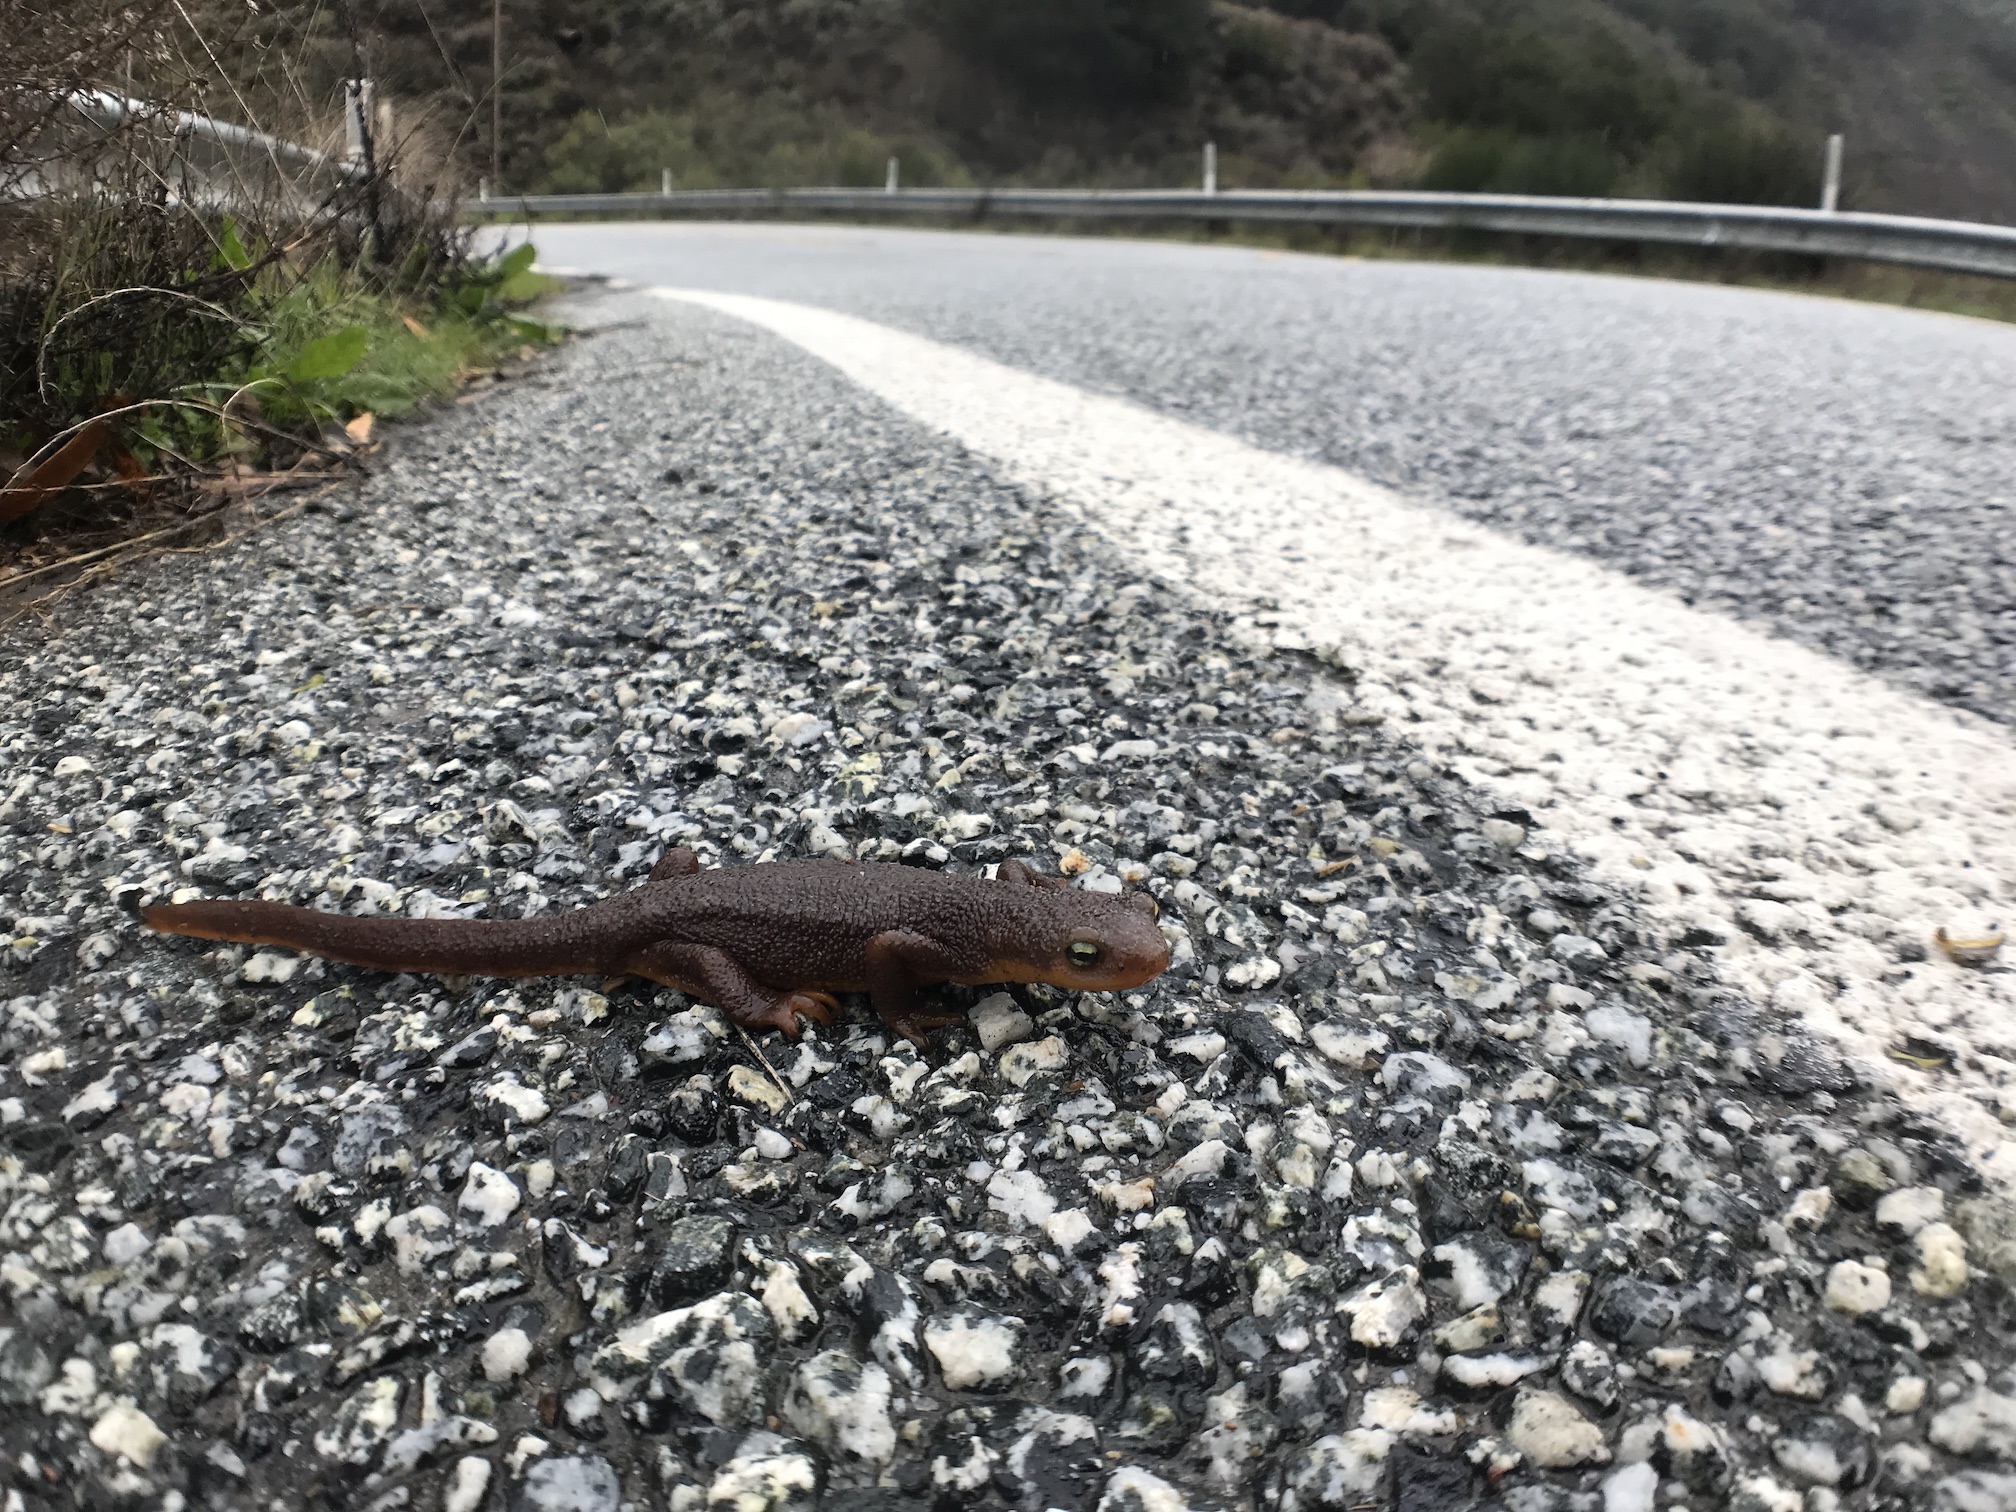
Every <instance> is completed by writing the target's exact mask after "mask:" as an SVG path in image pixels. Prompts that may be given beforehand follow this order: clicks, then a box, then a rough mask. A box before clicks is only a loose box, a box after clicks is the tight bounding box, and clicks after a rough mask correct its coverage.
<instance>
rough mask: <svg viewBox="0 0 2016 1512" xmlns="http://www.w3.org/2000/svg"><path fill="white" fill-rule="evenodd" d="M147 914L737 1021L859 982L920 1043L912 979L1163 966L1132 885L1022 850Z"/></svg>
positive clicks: (789, 1029) (1112, 982)
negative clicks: (424, 910)
mask: <svg viewBox="0 0 2016 1512" xmlns="http://www.w3.org/2000/svg"><path fill="white" fill-rule="evenodd" d="M141 914H142V917H143V918H144V919H145V920H146V922H147V924H148V926H149V927H150V928H152V929H157V930H160V931H161V932H162V933H164V934H179V935H193V936H195V937H196V938H198V939H204V940H231V941H235V942H237V943H240V944H245V945H279V946H284V947H285V948H287V949H289V950H299V951H305V952H306V953H308V954H310V955H318V956H324V957H327V958H328V959H329V960H332V961H346V962H348V963H350V964H351V965H353V966H373V967H377V968H380V969H382V970H386V971H425V972H435V973H439V974H442V975H455V976H506V977H524V976H566V975H572V974H575V973H601V974H603V975H607V976H640V977H646V978H648V979H649V980H651V981H654V982H659V983H662V984H663V985H665V986H667V987H672V988H676V989H677V990H678V991H680V992H684V993H687V994H689V995H690V996H693V997H696V998H699V999H701V1000H702V1001H704V1002H709V1003H712V1004H714V1005H715V1006H716V1007H717V1008H719V1009H721V1010H722V1012H724V1013H726V1014H727V1015H728V1016H729V1017H730V1018H731V1019H733V1020H734V1021H735V1022H736V1023H738V1024H741V1025H743V1026H745V1027H746V1028H750V1029H782V1030H783V1031H784V1032H785V1033H786V1034H789V1035H792V1036H793V1037H794V1038H795V1037H796V1035H797V1033H798V1020H799V1018H800V1017H804V1018H808V1019H812V1020H814V1021H816V1022H818V1023H821V1024H825V1023H830V1022H831V1021H832V1018H833V1014H834V1013H835V1012H836V1011H837V1010H838V1007H839V1004H838V1003H837V1002H835V1000H834V998H833V994H834V993H836V992H866V993H867V994H868V996H869V999H870V1001H871V1002H872V1003H873V1004H874V1006H875V1011H876V1012H877V1013H878V1014H880V1015H881V1017H882V1021H883V1022H884V1023H886V1024H887V1025H888V1026H889V1027H890V1028H892V1029H894V1030H895V1031H896V1032H897V1033H898V1034H901V1035H903V1036H905V1037H906V1038H908V1039H911V1040H915V1041H916V1042H917V1043H918V1044H920V1045H921V1044H922V1043H923V1042H924V1035H925V1033H926V1031H928V1030H930V1029H934V1028H938V1027H940V1026H942V1025H944V1024H949V1023H953V1022H956V1021H957V1019H958V1018H959V1015H957V1014H945V1013H939V1012H935V1011H933V1010H932V1009H930V1008H929V1007H927V1006H926V1005H925V1004H924V1002H923V1001H922V999H921V997H920V995H919V991H918V989H919V988H920V987H924V986H927V985H931V984H935V983H941V982H956V983H959V984H961V985H964V986H978V985H981V984H983V983H990V982H1043V983H1047V984H1048V985H1050V986H1052V987H1064V988H1069V989H1072V990H1074V991H1079V992H1115V991H1120V990H1123V989H1125V988H1129V987H1139V986H1140V985H1141V984H1142V983H1143V982H1146V981H1148V980H1149V979H1150V978H1152V977H1154V976H1157V975H1159V974H1160V973H1161V972H1162V971H1163V970H1164V968H1166V967H1167V966H1168V964H1169V945H1168V942H1167V941H1166V940H1164V939H1163V938H1162V931H1161V930H1160V929H1159V928H1158V927H1157V926H1156V924H1155V902H1154V900H1153V899H1152V898H1150V897H1149V896H1148V895H1147V894H1146V893H1128V894H1122V895H1119V896H1115V895H1112V894H1107V893H1096V892H1084V891H1074V890H1072V889H1071V888H1070V887H1069V886H1068V884H1066V883H1065V881H1064V879H1063V878H1061V877H1046V876H1043V875H1041V874H1039V873H1037V872H1036V871H1034V870H1032V869H1031V868H1030V867H1029V866H1027V865H1025V864H1024V863H1022V862H1020V861H1005V862H1003V863H1002V864H1001V867H1000V870H999V875H998V877H996V878H995V879H994V880H991V881H990V880H988V879H987V878H984V877H971V876H959V875H955V874H952V873H948V872H937V871H926V870H922V869H920V868H917V867H910V866H896V865H889V864H883V863H876V862H855V861H834V860H824V861H777V862H769V863H764V864H760V865H755V866H731V867H722V868H718V869H715V870H711V871H703V870H702V869H701V867H700V862H699V858H698V857H696V856H695V855H694V854H693V852H691V851H689V850H684V849H676V850H669V851H667V852H666V853H665V854H664V855H663V856H662V857H660V858H659V861H658V864H657V866H655V867H654V868H652V871H651V876H650V878H649V880H647V881H646V882H645V883H644V884H643V885H642V886H641V887H637V888H635V889H633V890H631V891H630V892H626V893H622V894H619V895H618V896H616V897H614V898H611V899H609V900H608V901H607V902H604V903H597V904H594V905H592V906H591V907H588V908H583V909H577V910H576V911H574V912H572V913H564V914H555V915H553V916H552V917H550V918H537V919H366V918H357V917H354V916H352V915H349V914H334V913H323V912H321V911H319V910H317V909H312V908H296V907H294V906H293V905H292V904H287V903H263V902H237V901H228V900H222V899H219V900H213V901H208V902H199V903H169V904H157V905H155V906H153V907H150V908H145V909H143V910H141Z"/></svg>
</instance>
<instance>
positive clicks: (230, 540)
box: [0, 478, 775, 1075]
mask: <svg viewBox="0 0 2016 1512" xmlns="http://www.w3.org/2000/svg"><path fill="white" fill-rule="evenodd" d="M348 481H349V479H348V478H337V479H334V480H333V481H331V482H329V483H327V484H325V485H324V486H323V487H321V488H320V489H317V490H316V491H315V492H314V493H312V494H310V495H309V496H308V497H307V498H305V499H302V500H301V501H299V502H298V503H295V504H290V505H288V506H287V507H286V508H285V509H278V510H275V511H274V512H273V513H272V514H270V515H263V516H261V517H260V518H259V519H257V520H255V521H254V522H253V523H252V524H251V525H249V526H247V527H246V528H245V529H243V530H241V531H238V532H236V533H234V534H231V535H225V536H219V537H218V538H217V539H216V540H214V541H206V542H205V543H204V544H203V545H201V546H171V547H167V548H165V549H163V550H161V551H159V552H148V551H141V550H139V548H140V547H143V546H145V545H147V543H149V542H150V541H159V540H161V539H162V538H163V537H166V536H172V535H177V534H180V533H181V532H183V531H186V530H193V529H194V528H195V527H196V526H198V525H202V524H204V523H206V522H208V521H211V520H215V519H217V518H218V517H219V516H220V515H223V514H227V513H229V511H230V507H231V506H230V505H228V504H226V505H221V506H219V507H218V508H216V509H211V510H206V511H205V512H204V513H202V514H200V515H194V516H191V517H190V518H189V519H186V520H183V521H181V522H180V523H178V524H175V525H169V526H167V527H165V528H163V529H161V530H152V531H149V532H148V533H147V534H145V535H138V536H134V537H133V538H132V539H131V540H127V541H120V542H118V543H117V544H115V545H111V546H104V547H100V548H99V549H98V550H96V551H85V552H79V553H78V554H77V555H76V556H71V557H65V558H63V559H62V560H61V561H58V562H50V563H48V564H47V565H46V566H42V567H37V568H36V569H35V570H34V571H32V572H23V573H18V574H16V575H15V576H13V577H10V578H0V593H4V592H6V591H7V590H9V589H12V588H14V587H16V586H17V585H19V584H21V583H25V582H27V581H28V580H29V579H30V578H38V577H46V576H48V575H49V574H50V573H52V572H61V571H63V570H64V569H66V568H71V567H79V566H84V567H85V570H84V572H82V573H81V574H80V575H79V576H78V577H77V578H76V579H75V580H74V581H72V582H68V583H64V584H62V585H61V586H60V587H58V588H56V589H54V590H53V591H51V592H49V593H46V594H44V595H43V596H42V597H41V598H38V599H32V600H30V601H29V602H28V603H26V604H24V605H22V607H21V608H20V610H18V611H17V612H16V613H14V614H11V615H8V616H7V617H6V618H5V619H0V625H5V624H11V623H13V621H15V620H17V619H20V618H21V617H22V616H23V615H28V614H38V615H39V614H44V613H46V612H47V611H48V610H49V609H50V608H52V607H54V605H55V604H56V603H57V602H58V601H60V600H61V599H63V598H65V597H66V596H68V595H69V594H71V593H73V592H75V591H76V590H77V589H79V588H82V587H84V586H85V585H86V584H88V583H93V582H96V581H97V580H98V579H100V578H102V577H105V576H108V575H109V574H111V573H112V572H114V571H116V570H117V569H118V568H119V567H121V566H123V565H124V564H125V563H126V562H127V561H129V560H131V559H132V558H135V557H144V556H153V555H161V556H200V555H203V554H204V553H206V552H211V551H217V550H219V549H221V548H222V547H225V546H232V545H236V544H237V543H238V542H239V541H242V540H245V539H246V538H247V537H248V536H253V535H256V534H258V533H259V532H260V531H262V530H264V529H265V528H266V527H267V526H268V525H277V524H278V523H279V522H280V521H282V520H285V519H288V518H290V517H291V516H293V515H297V514H299V513H300V512H301V511H302V510H304V509H306V508H308V506H309V505H311V504H314V503H316V502H317V501H318V500H321V499H324V498H326V497H328V496H329V495H330V494H331V493H333V492H335V490H336V489H337V488H338V487H339V486H341V485H342V484H344V483H347V482H348ZM107 558H110V560H107ZM87 563H88V564H93V565H89V566H86V565H85V564H87ZM772 1074H773V1075H774V1074H775V1073H774V1072H773V1073H772Z"/></svg>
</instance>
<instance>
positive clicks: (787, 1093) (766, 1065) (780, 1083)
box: [728, 1019, 798, 1108]
mask: <svg viewBox="0 0 2016 1512" xmlns="http://www.w3.org/2000/svg"><path fill="white" fill-rule="evenodd" d="M728 1022H729V1023H731V1024H735V1021H734V1020H733V1019H729V1020H728ZM735 1032H736V1033H737V1034H739V1035H741V1036H742V1043H743V1044H745V1045H747V1046H748V1047H749V1053H750V1054H751V1055H753V1056H755V1057H756V1060H757V1062H758V1064H760V1065H761V1066H762V1067H763V1069H764V1070H765V1071H766V1072H768V1073H769V1075H770V1080H772V1081H773V1082H775V1083H776V1084H777V1090H778V1091H779V1092H782V1093H783V1094H784V1105H785V1106H786V1107H787V1108H788V1107H789V1106H791V1104H793V1103H795V1102H796V1101H798V1099H797V1098H795V1097H793V1096H792V1095H791V1089H790V1088H789V1087H787V1086H785V1085H784V1078H783V1077H781V1076H779V1075H778V1074H777V1068H776V1067H775V1066H773V1065H771V1064H770V1058H769V1057H768V1056H766V1055H765V1054H764V1053H763V1047H762V1046H760V1045H758V1044H757V1043H756V1041H754V1040H753V1039H751V1038H750V1037H749V1031H748V1030H747V1029H744V1028H743V1027H742V1026H741V1025H740V1024H735Z"/></svg>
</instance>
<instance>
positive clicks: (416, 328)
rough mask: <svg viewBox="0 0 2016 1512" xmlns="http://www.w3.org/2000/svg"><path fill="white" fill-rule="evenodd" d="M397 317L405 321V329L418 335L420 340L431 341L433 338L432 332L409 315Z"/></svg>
mask: <svg viewBox="0 0 2016 1512" xmlns="http://www.w3.org/2000/svg"><path fill="white" fill-rule="evenodd" d="M399 318H400V319H401V320H403V321H405V322H406V329H407V330H409V331H411V332H412V333H413V334H414V335H415V336H418V337H419V338H420V339H421V340H422V341H432V340H433V339H434V333H433V332H431V331H429V330H428V329H427V327H425V326H423V325H422V324H420V322H419V321H417V320H415V319H414V318H413V317H412V316H411V315H401V316H400V317H399Z"/></svg>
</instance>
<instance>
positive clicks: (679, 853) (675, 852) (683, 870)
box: [645, 845, 700, 882]
mask: <svg viewBox="0 0 2016 1512" xmlns="http://www.w3.org/2000/svg"><path fill="white" fill-rule="evenodd" d="M699 870H700V858H699V857H698V856H696V855H694V854H693V852H691V851H690V850H688V849H686V847H685V846H683V845H675V846H672V847H670V848H669V849H668V850H667V851H666V852H665V854H664V855H662V856H660V857H659V858H658V864H657V865H656V866H654V867H652V868H651V875H650V876H649V877H647V878H646V879H645V880H646V881H649V882H675V881H677V880H678V879H679V878H681V877H690V876H692V875H693V874H694V873H696V872H698V871H699Z"/></svg>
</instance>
